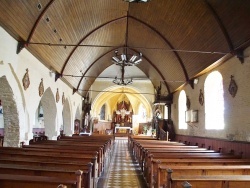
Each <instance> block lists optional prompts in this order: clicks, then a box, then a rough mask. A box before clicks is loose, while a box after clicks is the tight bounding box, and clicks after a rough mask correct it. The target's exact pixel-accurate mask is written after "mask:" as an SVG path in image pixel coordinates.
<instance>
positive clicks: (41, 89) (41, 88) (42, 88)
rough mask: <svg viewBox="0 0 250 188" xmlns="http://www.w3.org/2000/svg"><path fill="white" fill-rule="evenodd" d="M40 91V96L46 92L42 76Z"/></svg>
mask: <svg viewBox="0 0 250 188" xmlns="http://www.w3.org/2000/svg"><path fill="white" fill-rule="evenodd" d="M38 91H39V96H40V97H41V96H42V95H43V93H44V86H43V79H42V78H41V82H40V84H39V88H38Z"/></svg>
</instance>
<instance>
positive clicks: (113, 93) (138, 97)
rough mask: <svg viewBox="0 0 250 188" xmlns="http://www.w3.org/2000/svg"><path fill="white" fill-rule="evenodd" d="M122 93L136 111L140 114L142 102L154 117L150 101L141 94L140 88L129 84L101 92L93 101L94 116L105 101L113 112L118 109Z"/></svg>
mask: <svg viewBox="0 0 250 188" xmlns="http://www.w3.org/2000/svg"><path fill="white" fill-rule="evenodd" d="M121 95H126V98H128V100H129V101H130V104H131V107H132V110H133V112H134V113H136V114H138V110H139V104H140V103H141V104H143V105H144V106H145V109H146V113H147V114H148V117H150V118H151V117H152V107H151V104H150V103H149V101H148V100H147V99H146V98H145V96H143V95H142V94H140V91H138V89H136V88H134V87H131V86H127V87H126V88H125V89H124V87H122V86H111V87H108V88H106V89H105V90H103V92H100V93H99V94H98V95H97V96H96V97H95V99H94V101H93V103H92V111H91V112H92V116H96V115H97V114H98V113H99V112H100V109H101V107H102V105H103V104H105V103H106V104H108V105H109V106H110V112H111V113H112V111H113V110H114V109H116V104H117V101H118V100H119V98H120V97H121Z"/></svg>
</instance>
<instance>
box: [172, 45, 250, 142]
mask: <svg viewBox="0 0 250 188" xmlns="http://www.w3.org/2000/svg"><path fill="white" fill-rule="evenodd" d="M244 55H245V56H246V58H245V63H244V64H241V63H240V61H239V60H238V59H237V58H236V57H233V58H231V59H230V60H228V61H227V62H225V63H224V64H222V65H221V66H219V67H217V68H216V69H215V70H217V71H219V72H220V73H221V74H222V77H223V88H224V105H225V111H224V119H225V128H224V129H223V130H206V129H205V114H204V105H205V104H204V105H203V106H201V105H200V103H199V93H200V89H202V90H203V91H204V82H205V79H206V77H207V75H208V74H205V75H203V76H201V77H199V82H198V84H197V85H195V86H194V89H192V88H191V87H190V85H187V86H185V87H184V90H185V91H186V94H187V95H188V97H189V98H190V102H191V109H194V110H198V116H199V117H198V118H199V122H198V123H192V124H190V126H188V128H187V130H179V129H178V97H179V92H176V93H175V94H174V102H173V105H172V119H173V121H174V125H175V130H176V133H177V134H182V135H193V136H201V137H212V138H222V139H229V135H230V134H231V135H233V139H234V140H238V141H248V142H250V118H249V115H250V95H249V93H250V84H249V78H250V57H249V56H250V48H248V49H247V50H245V52H244ZM231 75H233V76H234V79H235V82H236V84H237V86H238V91H237V94H236V96H235V97H234V98H233V97H232V96H231V95H230V93H229V92H228V87H229V84H230V80H231V79H230V76H231ZM204 95H206V94H205V93H204Z"/></svg>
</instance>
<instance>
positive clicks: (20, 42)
mask: <svg viewBox="0 0 250 188" xmlns="http://www.w3.org/2000/svg"><path fill="white" fill-rule="evenodd" d="M54 1H55V0H51V1H50V2H49V3H48V4H47V5H46V6H45V8H44V9H43V11H42V12H41V14H40V15H39V16H38V18H37V19H36V22H35V24H34V25H33V27H32V29H31V31H30V34H29V36H28V39H27V41H19V42H18V44H17V54H19V53H20V51H21V50H22V49H23V48H24V47H25V46H28V45H29V43H30V41H31V38H32V36H33V34H34V32H35V30H36V28H37V26H38V24H39V22H40V20H41V19H42V17H43V15H44V14H45V12H46V11H47V10H48V9H49V7H50V6H51V5H52V4H53V3H54Z"/></svg>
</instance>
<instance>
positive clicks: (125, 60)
mask: <svg viewBox="0 0 250 188" xmlns="http://www.w3.org/2000/svg"><path fill="white" fill-rule="evenodd" d="M131 2H132V1H131ZM127 44H128V17H127V27H126V35H125V48H124V53H121V54H119V53H118V50H115V56H113V57H112V62H113V63H114V64H116V65H119V66H121V72H122V74H121V78H120V79H119V78H117V77H115V79H114V80H113V83H114V84H117V85H123V86H126V85H129V84H132V83H133V79H132V78H131V79H127V80H125V79H124V74H125V66H136V65H138V64H139V63H140V62H141V61H142V53H140V52H139V53H138V55H137V54H133V55H129V54H128V53H127V48H128V47H127V46H128V45H127Z"/></svg>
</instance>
